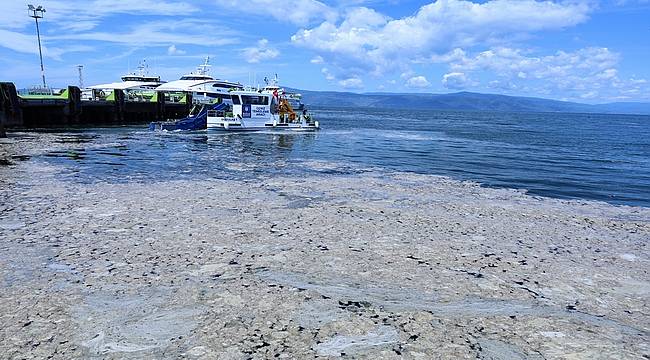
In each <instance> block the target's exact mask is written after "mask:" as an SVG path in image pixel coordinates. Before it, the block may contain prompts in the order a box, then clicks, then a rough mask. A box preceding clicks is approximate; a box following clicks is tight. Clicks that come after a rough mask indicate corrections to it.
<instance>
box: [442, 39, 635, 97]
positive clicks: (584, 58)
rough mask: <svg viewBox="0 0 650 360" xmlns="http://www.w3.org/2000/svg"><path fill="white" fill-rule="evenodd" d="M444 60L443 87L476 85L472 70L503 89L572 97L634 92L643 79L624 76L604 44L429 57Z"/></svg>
mask: <svg viewBox="0 0 650 360" xmlns="http://www.w3.org/2000/svg"><path fill="white" fill-rule="evenodd" d="M432 59H433V60H434V61H435V62H443V60H446V61H445V62H446V63H447V64H448V66H449V69H450V70H451V72H450V73H448V74H446V75H445V76H444V77H443V79H442V81H443V85H444V86H445V87H447V88H453V89H460V88H467V87H471V86H478V85H479V83H478V82H475V81H468V79H469V76H470V75H471V74H475V75H477V76H479V77H480V78H483V79H488V80H487V86H488V87H489V88H492V89H499V90H504V91H510V90H515V89H516V90H523V89H527V90H528V91H530V92H532V95H539V94H548V95H553V94H557V93H562V94H568V95H570V97H573V98H585V99H591V98H595V97H598V96H602V97H610V98H612V97H614V96H618V95H619V94H620V93H624V92H629V91H636V92H639V91H640V89H641V87H642V86H644V85H645V82H644V81H645V80H644V79H640V81H639V80H636V79H635V80H632V79H630V80H624V79H621V78H620V75H619V71H618V69H617V68H616V67H617V65H618V63H619V61H620V55H619V54H618V53H615V52H612V51H610V50H609V49H607V48H598V47H588V48H584V49H579V50H576V51H574V52H565V51H558V52H556V53H555V54H552V55H544V56H534V55H532V54H530V53H528V52H526V51H523V50H520V49H512V48H506V47H497V48H494V49H490V50H487V51H483V52H479V53H477V54H475V55H473V56H469V55H467V54H466V52H465V51H462V50H460V49H454V50H452V51H451V52H450V53H449V54H446V55H441V56H437V57H434V58H432Z"/></svg>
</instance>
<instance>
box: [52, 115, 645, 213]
mask: <svg viewBox="0 0 650 360" xmlns="http://www.w3.org/2000/svg"><path fill="white" fill-rule="evenodd" d="M318 116H319V120H321V123H322V124H323V126H324V129H323V130H321V131H319V132H313V133H284V132H274V131H273V130H270V131H268V132H260V133H221V132H205V131H198V132H169V133H168V132H148V131H146V130H143V129H142V128H135V127H126V128H124V127H123V128H105V129H88V130H84V131H76V132H65V133H60V134H58V135H59V138H60V140H61V141H62V142H70V143H77V144H78V145H75V148H74V150H70V151H61V152H57V151H53V152H51V153H49V154H47V156H46V157H45V159H47V161H52V162H59V163H63V164H65V165H67V166H68V169H69V171H70V172H69V174H68V176H69V178H71V179H74V180H75V181H83V182H92V181H98V180H99V181H109V182H125V181H159V180H168V179H191V178H224V179H250V178H256V177H267V176H274V175H278V174H294V175H295V174H298V175H299V174H305V173H316V174H350V175H353V174H357V173H361V172H364V171H367V170H366V169H369V168H372V169H374V170H375V171H376V170H377V169H385V170H388V171H392V170H398V171H412V172H418V173H426V174H436V175H448V176H452V177H455V178H458V179H463V180H465V179H467V180H474V181H478V182H480V183H483V184H485V185H488V186H503V187H512V188H523V189H527V190H529V191H530V192H531V193H533V194H539V195H545V196H554V197H561V198H586V199H597V200H603V201H609V202H612V203H619V204H633V205H643V206H650V195H649V194H650V117H647V116H629V115H627V116H618V115H597V114H596V115H594V114H589V115H586V114H507V113H478V112H476V113H472V112H433V111H410V112H405V111H391V110H372V109H365V110H341V109H321V110H320V111H319V113H318ZM314 162H319V163H321V164H325V163H329V164H335V165H331V166H319V167H314V166H312V165H311V164H313V163H314Z"/></svg>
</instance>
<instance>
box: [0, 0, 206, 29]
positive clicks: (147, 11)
mask: <svg viewBox="0 0 650 360" xmlns="http://www.w3.org/2000/svg"><path fill="white" fill-rule="evenodd" d="M42 5H43V6H44V7H45V10H46V12H45V18H44V19H43V22H44V23H48V22H49V23H50V24H56V26H57V28H60V29H65V30H71V31H86V30H90V29H93V28H94V27H96V26H97V25H99V24H100V20H101V19H102V18H104V17H107V16H111V15H115V14H129V15H163V16H178V15H188V14H192V13H194V12H196V11H198V8H197V7H196V6H194V5H192V4H190V3H188V2H176V1H173V2H170V1H163V0H121V1H113V0H95V1H80V0H65V1H56V0H51V1H46V2H44V3H42ZM33 23H34V21H33V20H32V19H31V18H29V17H28V16H27V3H26V2H20V1H13V0H12V1H5V2H3V4H2V12H0V27H2V28H13V29H19V28H23V27H25V26H28V25H33Z"/></svg>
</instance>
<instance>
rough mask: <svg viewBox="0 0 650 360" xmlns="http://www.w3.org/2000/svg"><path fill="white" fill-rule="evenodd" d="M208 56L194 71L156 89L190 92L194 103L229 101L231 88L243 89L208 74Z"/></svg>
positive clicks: (239, 85) (236, 84) (238, 85)
mask: <svg viewBox="0 0 650 360" xmlns="http://www.w3.org/2000/svg"><path fill="white" fill-rule="evenodd" d="M209 61H210V58H209V57H206V58H205V62H204V63H203V64H201V65H199V66H198V67H197V69H196V71H194V72H191V73H189V74H185V75H183V76H181V78H180V79H178V80H174V81H170V82H167V83H165V84H163V85H161V86H159V87H158V88H157V89H156V90H158V91H167V92H189V93H192V99H193V102H194V103H218V102H225V103H229V102H230V92H229V91H230V90H231V89H243V86H242V85H241V84H239V83H234V82H230V81H227V80H220V79H215V78H213V77H212V76H210V75H209V74H208V73H209V72H210V67H211V65H210V64H209Z"/></svg>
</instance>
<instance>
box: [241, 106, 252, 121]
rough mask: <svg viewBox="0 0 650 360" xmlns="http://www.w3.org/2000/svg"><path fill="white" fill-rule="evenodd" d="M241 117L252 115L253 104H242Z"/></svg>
mask: <svg viewBox="0 0 650 360" xmlns="http://www.w3.org/2000/svg"><path fill="white" fill-rule="evenodd" d="M241 117H243V118H250V117H251V105H250V104H244V105H242V106H241Z"/></svg>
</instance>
